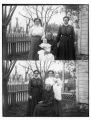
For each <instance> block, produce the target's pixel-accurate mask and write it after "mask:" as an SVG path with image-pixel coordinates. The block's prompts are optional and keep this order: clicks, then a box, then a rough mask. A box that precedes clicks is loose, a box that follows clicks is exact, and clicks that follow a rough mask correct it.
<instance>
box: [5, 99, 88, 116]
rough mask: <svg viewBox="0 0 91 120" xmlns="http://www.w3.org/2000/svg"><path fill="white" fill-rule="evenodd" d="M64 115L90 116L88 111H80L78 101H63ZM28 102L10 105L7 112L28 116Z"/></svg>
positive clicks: (9, 114) (12, 114) (10, 114)
mask: <svg viewBox="0 0 91 120" xmlns="http://www.w3.org/2000/svg"><path fill="white" fill-rule="evenodd" d="M62 108H63V114H62V116H63V117H88V116H89V113H88V111H82V112H81V111H80V110H79V109H78V107H77V106H76V103H69V102H68V103H67V102H66V101H62ZM26 111H27V102H23V103H18V104H15V105H10V106H9V108H8V112H7V115H6V116H7V117H27V115H26V114H27V112H26Z"/></svg>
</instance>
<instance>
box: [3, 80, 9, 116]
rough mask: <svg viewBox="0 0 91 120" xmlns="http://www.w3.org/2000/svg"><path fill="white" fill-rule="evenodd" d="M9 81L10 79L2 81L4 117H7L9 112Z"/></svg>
mask: <svg viewBox="0 0 91 120" xmlns="http://www.w3.org/2000/svg"><path fill="white" fill-rule="evenodd" d="M8 79H9V78H5V79H3V81H2V87H3V88H2V89H3V90H2V96H3V99H2V103H3V116H7V110H8V86H7V83H8Z"/></svg>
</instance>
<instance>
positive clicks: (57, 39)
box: [56, 26, 62, 42]
mask: <svg viewBox="0 0 91 120" xmlns="http://www.w3.org/2000/svg"><path fill="white" fill-rule="evenodd" d="M61 27H62V26H60V27H59V30H58V34H57V38H56V42H59V40H60V36H61Z"/></svg>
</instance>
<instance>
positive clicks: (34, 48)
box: [28, 36, 42, 60]
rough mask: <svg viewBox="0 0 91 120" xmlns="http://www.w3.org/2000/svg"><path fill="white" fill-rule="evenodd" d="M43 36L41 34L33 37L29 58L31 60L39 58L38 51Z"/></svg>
mask: <svg viewBox="0 0 91 120" xmlns="http://www.w3.org/2000/svg"><path fill="white" fill-rule="evenodd" d="M41 42H42V41H41V37H40V36H32V37H31V46H30V51H29V55H28V58H29V59H31V60H38V54H37V52H38V51H39V50H40V47H39V45H40V44H41Z"/></svg>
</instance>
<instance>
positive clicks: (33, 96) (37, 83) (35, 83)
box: [27, 70, 43, 116]
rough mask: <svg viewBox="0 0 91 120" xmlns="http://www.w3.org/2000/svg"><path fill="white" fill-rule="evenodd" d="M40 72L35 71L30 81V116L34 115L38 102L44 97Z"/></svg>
mask: <svg viewBox="0 0 91 120" xmlns="http://www.w3.org/2000/svg"><path fill="white" fill-rule="evenodd" d="M38 75H39V72H38V71H37V70H36V71H34V77H33V79H31V80H30V82H29V99H28V102H29V103H28V112H27V115H28V116H32V115H33V112H34V108H35V106H36V104H38V102H39V101H41V99H42V88H43V87H42V86H43V84H42V80H41V79H40V78H39V77H38Z"/></svg>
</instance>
